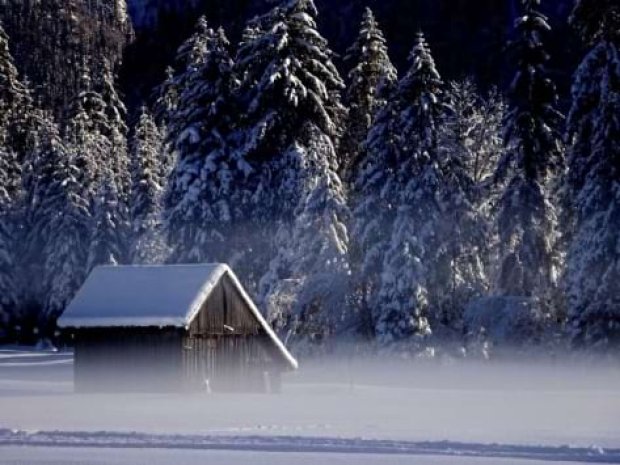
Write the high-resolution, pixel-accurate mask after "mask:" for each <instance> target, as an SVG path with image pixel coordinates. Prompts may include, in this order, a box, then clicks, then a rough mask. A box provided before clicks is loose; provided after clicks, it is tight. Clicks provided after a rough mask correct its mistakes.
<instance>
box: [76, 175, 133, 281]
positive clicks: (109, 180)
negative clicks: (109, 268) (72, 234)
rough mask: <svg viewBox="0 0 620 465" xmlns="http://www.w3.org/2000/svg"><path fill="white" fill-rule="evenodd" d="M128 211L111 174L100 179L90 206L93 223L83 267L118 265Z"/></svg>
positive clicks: (122, 253) (124, 253) (124, 252)
mask: <svg viewBox="0 0 620 465" xmlns="http://www.w3.org/2000/svg"><path fill="white" fill-rule="evenodd" d="M128 216H129V215H128V212H127V211H126V209H125V205H124V203H123V201H122V200H121V196H120V194H119V192H118V187H117V184H116V181H115V180H114V178H113V177H112V176H110V175H108V176H107V177H105V178H104V179H103V182H102V184H101V185H100V187H99V192H98V194H97V197H96V198H95V202H94V206H93V215H92V219H93V225H92V234H91V238H90V247H89V250H88V261H87V264H86V270H87V271H88V272H89V273H90V271H92V269H93V268H95V267H96V266H98V265H118V264H119V263H121V261H122V260H124V259H125V258H126V257H127V255H128V251H127V250H126V247H127V236H126V229H125V224H126V221H127V218H128Z"/></svg>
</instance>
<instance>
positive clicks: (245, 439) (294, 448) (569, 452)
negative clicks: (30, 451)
mask: <svg viewBox="0 0 620 465" xmlns="http://www.w3.org/2000/svg"><path fill="white" fill-rule="evenodd" d="M0 446H31V447H35V446H41V447H43V446H44V447H80V448H88V447H97V448H116V449H121V448H127V449H138V448H139V449H194V450H201V449H202V450H231V451H255V452H281V453H286V452H295V453H303V452H311V453H351V454H377V455H412V456H414V455H418V456H422V455H436V456H448V457H480V458H503V459H522V460H523V459H525V460H528V459H531V460H539V461H549V462H560V461H562V462H581V463H620V449H602V448H600V447H591V448H583V447H571V446H559V447H554V446H527V445H508V444H475V443H462V442H451V441H426V442H414V441H390V440H372V439H361V438H353V439H345V438H327V437H323V438H322V437H298V436H213V435H211V436H208V435H207V436H204V435H164V434H146V433H117V432H106V431H100V432H64V431H21V430H11V429H0Z"/></svg>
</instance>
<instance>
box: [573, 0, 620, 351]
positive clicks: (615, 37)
mask: <svg viewBox="0 0 620 465" xmlns="http://www.w3.org/2000/svg"><path fill="white" fill-rule="evenodd" d="M571 22H572V24H573V25H574V26H575V27H576V28H577V30H578V31H579V32H580V33H581V36H582V39H583V40H584V42H585V43H587V44H589V45H590V50H589V51H588V53H587V54H586V56H585V57H584V59H583V61H582V62H581V65H580V66H579V68H578V70H577V73H576V74H575V79H574V83H573V88H572V95H573V105H572V108H571V111H570V116H569V125H568V126H569V135H570V143H571V146H570V152H569V160H568V165H569V182H570V188H569V192H570V200H571V203H572V205H573V208H574V229H573V231H574V232H573V237H572V244H571V246H570V250H569V254H568V269H567V273H566V276H567V291H568V306H569V309H568V310H569V319H570V326H569V330H570V336H571V337H572V340H573V342H574V343H575V344H576V345H585V346H595V347H598V348H601V349H605V348H611V347H617V345H618V342H619V341H620V310H619V309H620V300H619V299H620V288H619V287H618V286H619V283H620V236H619V234H618V231H619V230H620V169H619V168H618V167H619V166H620V142H619V141H620V116H619V115H620V6H618V5H617V2H613V1H609V0H602V1H589V0H580V1H578V2H577V4H576V6H575V10H574V12H573V15H572V18H571Z"/></svg>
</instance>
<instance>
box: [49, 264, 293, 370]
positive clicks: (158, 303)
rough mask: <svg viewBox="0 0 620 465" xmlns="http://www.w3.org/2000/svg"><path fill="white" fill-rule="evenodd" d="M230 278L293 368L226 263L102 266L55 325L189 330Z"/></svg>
mask: <svg viewBox="0 0 620 465" xmlns="http://www.w3.org/2000/svg"><path fill="white" fill-rule="evenodd" d="M225 274H228V276H229V277H230V279H231V280H232V282H233V283H234V285H235V286H236V287H237V289H238V291H239V292H240V294H241V296H242V297H243V299H244V300H245V301H246V303H247V305H248V307H249V308H250V310H251V311H252V313H253V314H254V316H255V317H256V319H257V321H258V322H259V323H260V325H261V326H262V327H263V329H264V330H265V332H266V333H267V335H268V336H269V337H270V338H271V340H272V341H273V343H274V344H275V345H276V347H277V348H278V349H279V351H280V352H281V353H282V355H283V356H284V357H285V359H286V361H287V362H288V363H289V364H290V365H291V366H292V367H293V368H297V361H296V360H295V358H294V357H293V356H292V355H291V354H290V353H289V352H288V350H287V349H286V347H285V346H284V344H283V343H282V341H280V339H279V338H278V336H277V335H276V334H275V333H274V331H273V329H272V328H271V326H270V325H269V323H267V321H266V320H265V318H264V317H263V315H262V314H261V313H260V311H259V310H258V308H257V307H256V305H255V304H254V302H253V301H252V299H251V298H250V297H249V296H248V294H247V293H246V292H245V290H244V289H243V286H242V285H241V283H240V282H239V280H238V279H237V277H236V276H235V274H234V273H233V272H232V270H231V269H230V268H229V267H228V266H227V265H224V264H219V263H218V264H205V265H165V266H164V265H145V266H142V265H140V266H138V265H136V266H100V267H97V268H95V269H94V270H93V271H92V273H91V274H90V276H89V277H88V279H87V280H86V282H85V283H84V285H83V286H82V288H81V289H80V290H79V292H78V293H77V295H76V296H75V298H74V299H73V301H72V302H71V303H70V304H69V306H68V307H67V309H66V310H65V312H64V313H63V314H62V316H61V317H60V318H59V320H58V326H59V327H61V328H114V327H176V328H186V327H188V326H189V325H190V324H191V322H192V321H193V320H194V318H195V317H196V316H197V315H198V313H199V311H200V309H201V307H202V305H203V303H204V302H205V300H206V299H207V298H208V297H209V295H210V294H211V292H212V291H213V289H214V288H215V287H216V285H217V283H218V282H219V280H220V279H221V278H222V277H223V276H224V275H225Z"/></svg>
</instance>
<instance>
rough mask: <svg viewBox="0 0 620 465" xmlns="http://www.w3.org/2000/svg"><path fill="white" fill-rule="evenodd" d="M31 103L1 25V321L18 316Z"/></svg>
mask: <svg viewBox="0 0 620 465" xmlns="http://www.w3.org/2000/svg"><path fill="white" fill-rule="evenodd" d="M28 105H29V95H28V91H27V89H26V86H25V85H24V84H23V83H22V82H21V81H20V80H19V76H18V73H17V69H16V68H15V65H14V63H13V57H12V56H11V54H10V52H9V44H8V37H7V35H6V33H5V32H4V29H2V27H1V26H0V295H1V296H2V297H0V325H4V324H7V323H8V320H9V317H14V316H15V312H16V310H17V306H18V304H19V279H18V276H17V270H18V268H19V267H18V265H17V258H18V257H17V249H18V246H19V235H20V229H21V224H22V215H21V213H22V212H21V210H22V201H23V192H22V188H21V165H22V159H21V158H22V157H23V152H22V150H20V149H22V148H23V147H21V146H20V144H18V143H16V142H17V136H18V135H19V134H20V132H21V130H22V129H23V126H22V125H21V124H20V123H21V122H22V121H23V116H24V109H25V108H26V107H28Z"/></svg>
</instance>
